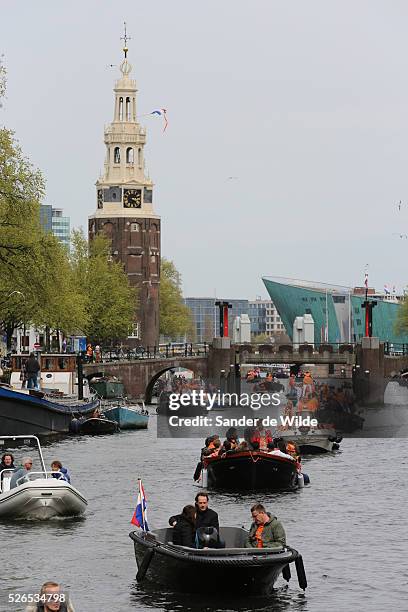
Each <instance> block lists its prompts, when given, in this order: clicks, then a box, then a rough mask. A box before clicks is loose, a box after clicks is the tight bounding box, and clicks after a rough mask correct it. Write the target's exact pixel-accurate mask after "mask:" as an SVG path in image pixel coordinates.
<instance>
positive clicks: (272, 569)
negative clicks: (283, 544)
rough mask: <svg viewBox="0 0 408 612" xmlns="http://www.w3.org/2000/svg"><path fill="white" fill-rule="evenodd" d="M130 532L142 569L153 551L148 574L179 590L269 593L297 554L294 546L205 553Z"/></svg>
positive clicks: (219, 592) (138, 562)
mask: <svg viewBox="0 0 408 612" xmlns="http://www.w3.org/2000/svg"><path fill="white" fill-rule="evenodd" d="M227 529H228V528H227ZM129 535H130V537H131V539H132V540H133V543H134V551H135V557H136V563H137V566H138V569H139V572H140V570H141V568H142V567H143V565H142V564H143V563H144V560H145V558H146V557H145V555H146V553H147V552H148V551H153V555H152V557H151V560H150V564H149V567H148V569H147V572H146V574H145V578H146V579H147V580H148V581H151V582H153V583H155V584H160V585H162V586H165V587H168V588H170V589H171V590H172V591H177V592H187V593H200V592H205V593H208V591H209V590H212V589H214V587H215V585H216V589H217V594H221V593H234V594H245V595H256V596H259V595H269V594H271V592H272V591H273V585H274V583H275V582H276V580H277V578H278V576H279V574H280V573H281V572H282V570H283V568H284V567H285V566H287V565H288V563H291V562H292V561H294V560H295V558H296V555H297V552H296V551H294V550H293V549H286V550H282V551H280V552H273V551H271V550H269V551H268V550H267V549H263V550H262V551H261V552H259V551H258V549H244V548H241V549H238V548H237V549H234V548H231V549H228V548H226V549H222V550H219V551H216V550H210V551H208V556H207V555H206V554H202V553H204V552H205V551H197V550H195V549H189V548H185V547H175V546H173V545H166V544H158V545H157V544H154V543H151V542H146V541H145V540H144V537H143V534H139V533H138V532H132V533H130V534H129ZM221 537H224V534H223V529H222V528H221ZM265 552H266V554H264V553H265Z"/></svg>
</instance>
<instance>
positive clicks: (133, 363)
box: [83, 355, 208, 403]
mask: <svg viewBox="0 0 408 612" xmlns="http://www.w3.org/2000/svg"><path fill="white" fill-rule="evenodd" d="M179 367H180V368H186V369H188V370H192V371H193V372H194V374H195V375H196V376H197V377H199V376H202V377H203V378H207V377H208V357H207V356H206V355H201V356H194V355H192V356H187V357H185V356H180V357H168V358H166V357H158V358H150V359H135V360H117V361H107V362H102V363H89V364H84V366H83V369H84V375H85V376H87V377H90V376H91V375H97V374H99V375H101V376H116V377H117V378H118V379H120V380H121V381H122V382H123V384H124V386H125V390H126V394H127V396H129V397H132V398H134V399H143V400H144V401H145V402H147V403H149V402H150V401H151V399H152V391H153V386H154V383H155V382H156V380H158V379H159V378H160V376H161V375H162V374H164V372H167V371H168V370H173V369H174V368H179Z"/></svg>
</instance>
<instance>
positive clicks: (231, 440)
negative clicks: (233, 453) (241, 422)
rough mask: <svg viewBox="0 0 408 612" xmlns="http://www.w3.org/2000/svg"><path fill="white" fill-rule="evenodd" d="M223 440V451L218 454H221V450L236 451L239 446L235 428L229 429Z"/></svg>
mask: <svg viewBox="0 0 408 612" xmlns="http://www.w3.org/2000/svg"><path fill="white" fill-rule="evenodd" d="M225 438H226V439H225V440H224V444H223V449H222V450H221V451H220V452H223V450H225V451H226V450H236V448H237V447H238V445H239V438H238V431H237V430H236V428H235V427H230V428H229V429H228V430H227V432H226V434H225Z"/></svg>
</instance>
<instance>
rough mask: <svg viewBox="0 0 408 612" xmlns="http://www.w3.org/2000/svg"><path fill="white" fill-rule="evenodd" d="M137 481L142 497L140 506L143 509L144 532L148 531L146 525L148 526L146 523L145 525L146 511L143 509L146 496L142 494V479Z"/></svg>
mask: <svg viewBox="0 0 408 612" xmlns="http://www.w3.org/2000/svg"><path fill="white" fill-rule="evenodd" d="M137 481H138V483H139V496H140V505H141V508H142V525H143V531H146V529H145V525H146V523H145V511H144V507H143V505H144V503H143V502H144V495H143V494H142V479H141V478H138V479H137Z"/></svg>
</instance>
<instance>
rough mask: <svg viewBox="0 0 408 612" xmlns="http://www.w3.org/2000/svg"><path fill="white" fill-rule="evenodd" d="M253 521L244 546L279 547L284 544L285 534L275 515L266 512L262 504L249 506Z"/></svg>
mask: <svg viewBox="0 0 408 612" xmlns="http://www.w3.org/2000/svg"><path fill="white" fill-rule="evenodd" d="M251 515H252V519H253V523H252V525H251V527H250V529H249V534H248V538H247V541H246V543H245V547H246V548H281V547H282V546H285V545H286V534H285V530H284V528H283V526H282V523H281V522H280V521H278V519H277V518H276V516H272V514H271V513H270V512H267V511H266V509H265V506H263V505H262V504H259V503H258V504H255V505H254V506H252V508H251Z"/></svg>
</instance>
